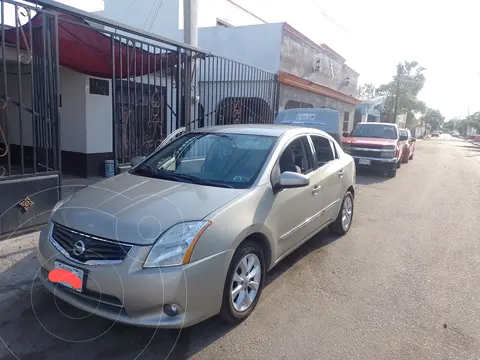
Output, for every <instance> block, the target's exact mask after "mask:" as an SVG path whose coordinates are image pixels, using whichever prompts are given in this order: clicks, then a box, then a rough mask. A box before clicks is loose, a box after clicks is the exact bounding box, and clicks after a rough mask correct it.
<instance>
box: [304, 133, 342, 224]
mask: <svg viewBox="0 0 480 360" xmlns="http://www.w3.org/2000/svg"><path fill="white" fill-rule="evenodd" d="M310 140H311V144H312V150H313V154H314V158H315V160H316V167H315V170H314V171H313V172H312V175H311V181H312V182H313V183H315V184H319V186H320V192H319V201H318V202H317V204H318V206H319V208H318V212H319V215H318V217H317V224H318V227H322V226H323V225H325V224H326V223H328V222H330V221H333V220H335V219H336V217H337V215H338V212H339V211H340V205H341V201H342V199H343V196H344V187H345V186H344V177H345V169H344V166H343V162H342V161H341V160H340V159H339V157H338V154H337V151H336V148H335V145H334V144H333V142H332V141H331V140H330V139H328V138H326V137H324V136H321V135H313V134H312V135H310Z"/></svg>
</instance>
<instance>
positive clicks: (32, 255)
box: [0, 231, 39, 302]
mask: <svg viewBox="0 0 480 360" xmlns="http://www.w3.org/2000/svg"><path fill="white" fill-rule="evenodd" d="M38 235H39V232H38V231H37V232H35V233H31V234H27V235H23V236H19V237H14V238H11V239H8V240H3V241H0V302H2V301H4V300H7V299H9V298H11V297H13V296H15V295H17V294H18V293H19V292H30V289H31V288H32V286H38V282H36V283H34V281H35V279H36V278H37V275H38V274H37V271H38V269H39V265H38V264H37V259H36V247H37V241H38Z"/></svg>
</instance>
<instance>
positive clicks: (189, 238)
mask: <svg viewBox="0 0 480 360" xmlns="http://www.w3.org/2000/svg"><path fill="white" fill-rule="evenodd" d="M210 224H211V222H210V221H189V222H184V223H180V224H177V225H174V226H172V227H171V228H170V229H168V230H167V231H165V232H164V233H163V234H162V235H160V237H159V238H158V239H157V241H155V244H154V245H153V247H152V249H151V250H150V253H149V254H148V256H147V259H146V260H145V263H144V264H143V267H144V268H157V267H163V266H178V265H183V264H188V263H189V262H190V257H191V256H192V252H193V248H194V247H195V244H196V243H197V241H198V239H199V238H200V236H202V234H203V232H204V231H205V230H206V229H207V228H208V227H209V226H210Z"/></svg>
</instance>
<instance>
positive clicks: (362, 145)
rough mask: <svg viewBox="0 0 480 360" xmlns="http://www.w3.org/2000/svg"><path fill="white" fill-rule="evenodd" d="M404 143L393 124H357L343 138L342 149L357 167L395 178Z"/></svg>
mask: <svg viewBox="0 0 480 360" xmlns="http://www.w3.org/2000/svg"><path fill="white" fill-rule="evenodd" d="M405 141H406V138H404V137H403V138H402V137H400V134H399V131H398V127H397V125H395V124H391V123H373V122H372V123H359V124H357V126H356V127H355V129H353V131H352V132H351V134H349V136H348V137H344V139H343V149H344V151H345V152H346V153H348V154H350V155H352V157H353V158H354V159H355V164H356V165H357V167H359V168H369V169H374V170H379V171H384V172H386V173H387V175H388V176H389V177H395V176H396V175H397V169H399V168H400V166H401V164H402V157H403V151H404V150H405Z"/></svg>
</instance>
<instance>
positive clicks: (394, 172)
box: [387, 169, 397, 178]
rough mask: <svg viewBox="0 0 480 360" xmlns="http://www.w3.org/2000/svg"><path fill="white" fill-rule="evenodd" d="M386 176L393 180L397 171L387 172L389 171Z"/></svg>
mask: <svg viewBox="0 0 480 360" xmlns="http://www.w3.org/2000/svg"><path fill="white" fill-rule="evenodd" d="M387 176H388V177H389V178H394V177H395V176H397V169H395V170H389V171H388V172H387Z"/></svg>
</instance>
